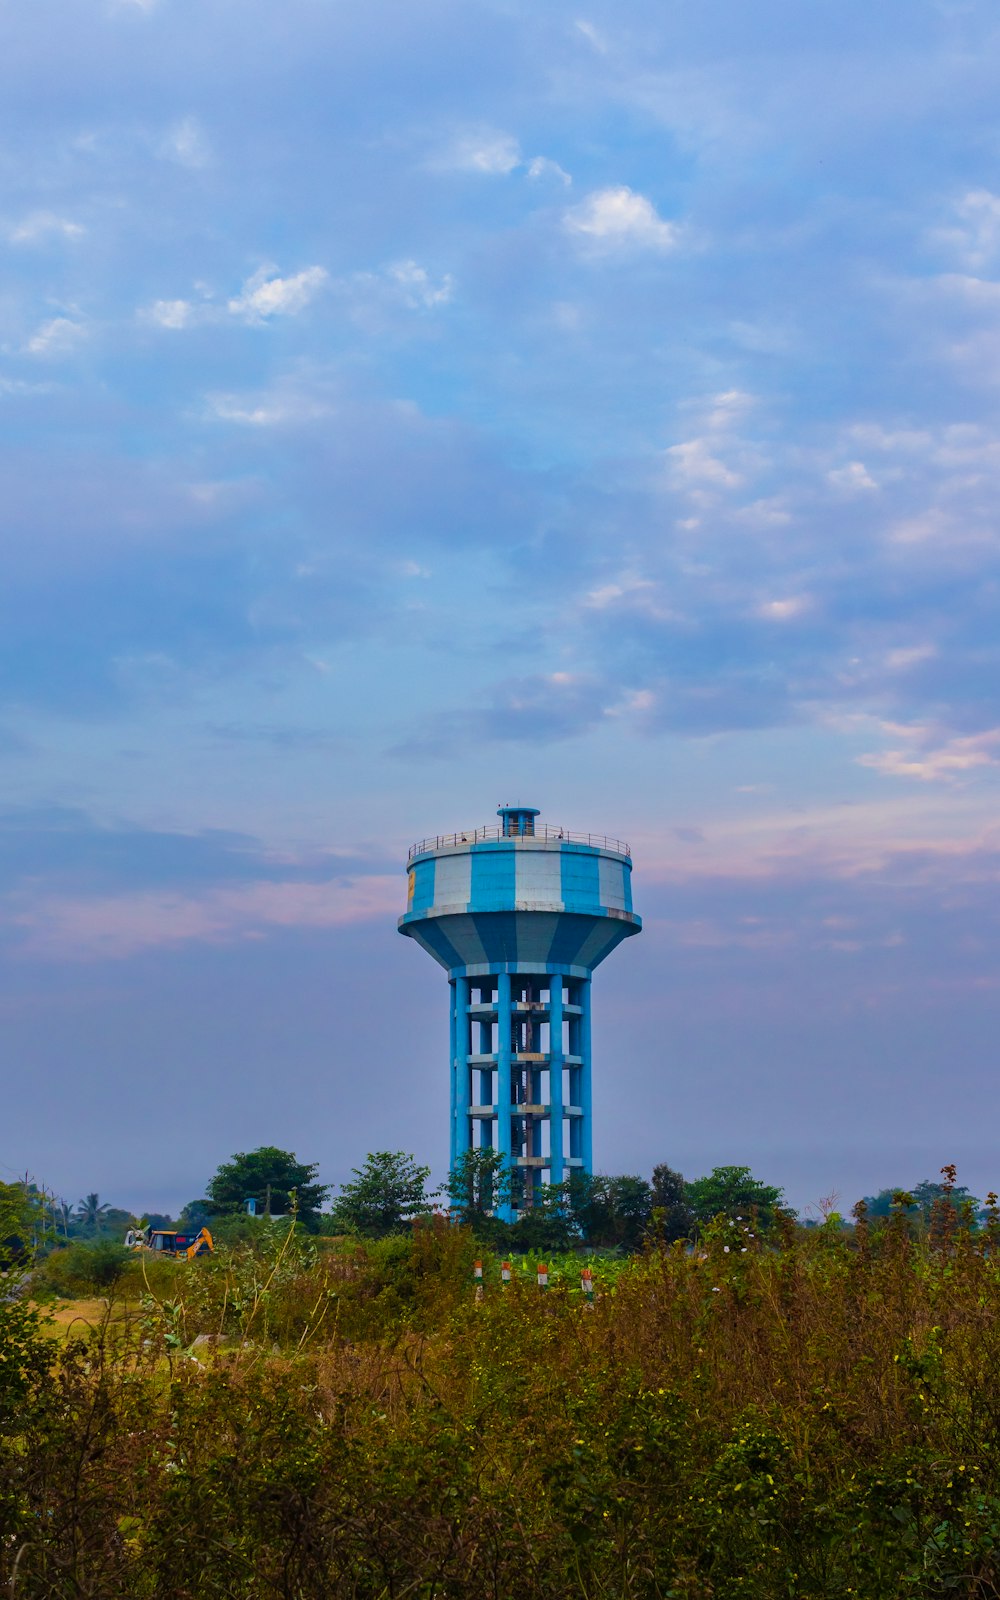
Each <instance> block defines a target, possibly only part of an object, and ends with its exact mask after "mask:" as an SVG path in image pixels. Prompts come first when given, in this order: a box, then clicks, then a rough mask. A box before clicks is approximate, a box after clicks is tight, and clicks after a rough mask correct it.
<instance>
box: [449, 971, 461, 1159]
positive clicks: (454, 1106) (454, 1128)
mask: <svg viewBox="0 0 1000 1600" xmlns="http://www.w3.org/2000/svg"><path fill="white" fill-rule="evenodd" d="M448 986H449V989H450V990H451V1050H450V1052H449V1060H450V1062H451V1071H450V1073H449V1080H450V1083H451V1111H450V1122H451V1156H450V1158H449V1162H448V1170H449V1172H454V1170H455V1163H456V1162H457V1161H458V1158H459V1155H460V1154H461V1145H460V1142H459V1137H458V1131H459V1130H458V1009H457V1007H458V1000H457V994H456V991H457V982H456V980H455V979H454V978H450V979H449V980H448Z"/></svg>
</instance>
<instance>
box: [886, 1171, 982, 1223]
mask: <svg viewBox="0 0 1000 1600" xmlns="http://www.w3.org/2000/svg"><path fill="white" fill-rule="evenodd" d="M898 1194H906V1195H907V1196H908V1197H909V1198H908V1199H907V1202H906V1209H907V1213H908V1215H909V1216H911V1217H912V1218H913V1219H914V1220H915V1221H919V1222H921V1223H923V1225H924V1226H925V1227H927V1226H928V1225H929V1223H930V1220H931V1212H932V1211H933V1209H934V1205H935V1203H936V1202H937V1201H939V1200H945V1201H946V1203H947V1204H948V1205H950V1206H952V1207H953V1208H954V1209H955V1210H956V1211H958V1210H960V1209H961V1207H962V1205H964V1204H966V1203H969V1204H971V1205H972V1206H973V1207H974V1208H975V1209H977V1210H978V1208H979V1205H980V1202H979V1201H978V1200H977V1199H976V1197H975V1196H974V1195H972V1194H970V1193H969V1191H968V1189H967V1188H965V1186H964V1184H946V1183H931V1182H929V1181H928V1180H927V1179H924V1181H923V1183H918V1184H916V1185H915V1187H914V1188H913V1189H905V1190H904V1189H899V1188H895V1189H880V1190H879V1192H878V1194H874V1195H866V1196H865V1198H864V1201H863V1204H864V1206H865V1209H866V1211H867V1213H868V1216H869V1217H871V1218H873V1219H874V1218H877V1217H889V1216H891V1215H892V1209H893V1202H894V1200H895V1197H896V1196H897V1195H898Z"/></svg>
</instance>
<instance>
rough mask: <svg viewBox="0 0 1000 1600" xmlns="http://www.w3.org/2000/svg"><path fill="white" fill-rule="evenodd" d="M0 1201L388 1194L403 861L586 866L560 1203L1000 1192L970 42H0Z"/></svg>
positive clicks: (988, 41) (348, 15)
mask: <svg viewBox="0 0 1000 1600" xmlns="http://www.w3.org/2000/svg"><path fill="white" fill-rule="evenodd" d="M0 38H2V48H0V576H2V582H0V691H2V692H0V756H2V770H3V784H2V791H0V954H2V961H0V1074H2V1093H0V1177H12V1176H14V1175H15V1174H18V1173H21V1174H23V1173H30V1174H31V1175H32V1176H33V1177H34V1178H35V1179H36V1180H37V1181H39V1182H43V1183H45V1184H46V1185H47V1186H49V1187H50V1188H51V1189H53V1190H54V1191H55V1192H57V1193H58V1194H61V1195H63V1196H65V1197H66V1198H67V1199H68V1200H69V1201H70V1202H72V1201H74V1200H75V1199H76V1198H77V1197H78V1196H79V1195H81V1194H83V1193H84V1192H87V1191H90V1190H94V1189H96V1190H97V1191H98V1192H99V1193H100V1194H101V1196H102V1198H106V1199H108V1200H109V1201H111V1202H113V1203H115V1204H118V1205H123V1206H126V1207H128V1208H130V1209H134V1210H135V1211H137V1212H140V1211H142V1210H150V1209H155V1210H158V1211H169V1210H175V1209H176V1208H178V1207H179V1206H180V1205H182V1204H183V1203H184V1202H185V1201H186V1200H189V1199H191V1198H193V1197H195V1196H197V1195H200V1194H201V1193H203V1191H204V1186H205V1183H206V1181H207V1179H208V1177H209V1176H210V1175H211V1173H212V1172H213V1171H214V1170H215V1168H216V1167H217V1166H218V1164H219V1163H220V1162H222V1161H224V1160H226V1159H228V1158H229V1157H230V1156H231V1155H232V1154H233V1153H234V1152H235V1151H237V1150H246V1149H251V1148H254V1147H256V1146H258V1145H262V1144H276V1145H279V1146H281V1147H283V1148H286V1149H292V1150H294V1151H295V1152H296V1153H297V1154H298V1156H299V1157H300V1159H302V1160H306V1161H311V1162H316V1163H318V1165H319V1169H320V1177H321V1179H322V1180H323V1181H325V1182H329V1183H332V1184H339V1183H341V1182H343V1181H345V1180H346V1179H347V1178H348V1177H349V1176H350V1172H351V1169H352V1168H355V1167H357V1166H359V1165H360V1164H361V1162H362V1160H363V1159H364V1156H365V1154H366V1153H367V1152H368V1151H370V1150H376V1149H404V1150H407V1151H411V1152H413V1153H414V1154H415V1155H417V1156H418V1158H419V1159H420V1160H422V1161H425V1162H426V1163H427V1164H428V1165H430V1166H431V1167H432V1168H433V1170H434V1172H435V1175H436V1176H437V1177H441V1176H443V1168H444V1164H445V1161H446V1151H447V1142H446V1141H447V1096H448V1090H447V1074H448V1064H447V1052H448V1043H447V1039H448V1023H447V984H446V981H445V978H444V975H443V973H441V972H440V970H439V969H438V968H437V967H436V966H434V965H433V963H431V962H430V961H429V960H428V959H427V957H426V956H425V955H424V954H423V953H422V952H421V951H419V949H417V947H416V946H414V945H413V944H412V943H411V942H410V941H409V940H403V939H400V938H399V937H398V936H397V933H396V927H395V922H396V917H397V915H398V914H399V912H400V911H401V910H402V909H403V905H404V900H405V876H404V870H405V861H406V851H407V847H408V845H409V844H410V843H411V841H413V840H415V839H418V838H420V837H423V836H424V835H427V834H433V833H437V832H441V831H450V830H452V829H456V828H463V827H470V826H474V825H476V824H482V823H486V822H489V821H491V820H492V819H493V816H494V812H495V809H496V806H497V805H498V804H499V803H502V802H504V801H508V800H510V801H519V802H523V803H526V804H531V805H535V806H538V807H539V808H540V809H541V811H542V815H543V820H547V821H549V822H552V823H555V824H559V825H562V826H565V827H567V828H570V829H579V830H588V831H589V830H593V831H597V832H601V833H604V832H607V833H609V834H613V835H615V836H617V837H620V838H626V839H628V840H629V841H630V843H631V846H632V851H633V857H634V869H635V870H634V875H633V885H634V891H635V902H636V908H637V910H639V911H640V912H641V914H642V916H643V918H644V930H643V933H642V935H641V936H640V938H638V939H633V940H629V941H628V942H627V944H626V945H625V946H623V947H621V948H620V949H619V950H618V951H617V952H616V953H615V954H614V955H613V956H612V957H611V958H610V959H609V960H608V962H607V964H606V965H605V966H604V967H602V968H601V969H600V971H599V972H598V975H597V979H596V981H595V1020H594V1045H595V1065H594V1075H595V1103H596V1116H597V1123H596V1132H595V1158H596V1161H597V1164H598V1166H599V1167H600V1168H602V1169H603V1170H605V1171H609V1172H640V1173H645V1174H648V1173H649V1172H650V1170H651V1168H652V1166H653V1165H654V1164H655V1163H657V1162H661V1161H666V1162H668V1163H669V1164H670V1165H671V1166H673V1167H675V1168H678V1169H679V1170H681V1171H682V1172H684V1173H685V1174H686V1175H687V1176H689V1177H694V1176H697V1175H699V1174H701V1173H703V1172H706V1171H707V1170H709V1169H710V1168H711V1167H712V1166H715V1165H717V1164H722V1163H727V1164H728V1163H734V1164H748V1165H750V1166H751V1167H752V1168H753V1169H754V1171H755V1173H757V1175H758V1176H759V1177H761V1178H763V1179H764V1180H766V1181H768V1182H771V1183H777V1184H781V1185H783V1186H784V1188H785V1190H786V1192H787V1195H788V1197H789V1199H790V1200H791V1201H792V1202H793V1203H794V1204H795V1205H796V1206H798V1207H800V1208H803V1209H804V1210H805V1209H806V1208H809V1207H813V1208H814V1211H815V1208H816V1207H817V1206H818V1205H819V1203H820V1201H821V1200H823V1199H824V1198H826V1197H829V1196H831V1195H836V1196H838V1204H839V1205H841V1206H842V1207H843V1208H845V1209H846V1208H848V1207H849V1206H850V1205H851V1204H852V1203H853V1201H854V1200H855V1199H856V1198H857V1197H858V1196H860V1195H861V1194H864V1193H869V1194H870V1193H873V1192H875V1191H876V1190H878V1189H879V1188H882V1187H886V1186H890V1185H896V1184H903V1185H907V1184H913V1183H916V1182H918V1181H919V1180H921V1179H922V1178H926V1177H930V1178H934V1177H936V1176H937V1173H938V1169H939V1168H940V1167H941V1166H942V1165H943V1164H944V1163H946V1162H950V1161H954V1162H956V1163H957V1164H958V1167H959V1181H960V1182H964V1183H966V1184H967V1185H968V1186H969V1187H970V1188H971V1189H972V1190H973V1191H974V1192H975V1193H977V1194H980V1195H982V1194H984V1193H985V1192H986V1191H987V1190H988V1189H990V1188H991V1187H996V1188H1000V1150H998V1148H997V1140H996V1136H995V1133H994V1131H993V1128H994V1124H995V1121H996V1113H997V1105H998V1082H997V1070H996V1069H997V1049H998V1046H997V1040H998V1036H1000V922H998V914H997V895H996V886H997V880H998V876H1000V826H998V821H997V806H998V798H1000V782H998V777H1000V765H998V763H1000V708H998V686H1000V630H998V622H1000V530H998V513H997V498H998V489H1000V116H998V110H997V107H998V105H1000V15H998V14H997V10H996V7H995V5H994V4H992V3H991V0H881V3H880V4H879V5H877V6H872V5H871V4H870V3H861V0H836V3H833V0H810V4H808V5H803V4H802V3H801V0H759V3H757V4H755V5H752V6H749V5H747V4H746V0H572V3H566V0H546V4H544V5H542V6H539V5H537V4H532V3H529V0H367V3H366V4H365V5H363V6H360V5H356V4H348V3H346V0H282V3H281V4H280V5H276V4H274V3H273V0H266V3H265V0H197V3H196V0H34V3H33V4H31V5H30V6H26V5H23V4H18V3H17V0H0Z"/></svg>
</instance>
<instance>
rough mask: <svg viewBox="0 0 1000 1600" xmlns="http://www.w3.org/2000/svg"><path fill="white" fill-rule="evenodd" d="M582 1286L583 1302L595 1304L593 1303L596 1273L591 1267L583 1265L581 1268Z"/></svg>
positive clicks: (590, 1304)
mask: <svg viewBox="0 0 1000 1600" xmlns="http://www.w3.org/2000/svg"><path fill="white" fill-rule="evenodd" d="M580 1288H581V1289H582V1290H583V1295H584V1300H583V1303H584V1305H586V1306H593V1304H594V1274H593V1273H592V1272H591V1270H590V1268H589V1267H581V1269H580Z"/></svg>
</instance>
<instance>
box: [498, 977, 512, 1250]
mask: <svg viewBox="0 0 1000 1600" xmlns="http://www.w3.org/2000/svg"><path fill="white" fill-rule="evenodd" d="M510 989H511V984H510V973H509V972H501V973H500V974H499V975H498V977H497V1098H496V1113H497V1151H498V1152H499V1155H500V1158H501V1162H502V1172H501V1182H502V1184H503V1186H504V1188H505V1189H506V1190H507V1191H508V1196H507V1198H505V1199H504V1201H503V1203H502V1204H501V1205H499V1206H497V1207H496V1211H497V1215H498V1216H500V1217H501V1218H502V1219H503V1221H504V1222H512V1221H513V1220H514V1208H513V1206H512V1204H511V1201H510V1198H509V1191H510V1186H511V1183H512V1181H513V1164H512V1161H511V1151H512V1148H513V1140H512V1137H511V1131H512V1130H511V1121H512V1117H511V1106H512V1099H513V1096H512V1094H511V1060H510V1057H511V1041H512V1038H513V1016H512V1013H511V994H510Z"/></svg>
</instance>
